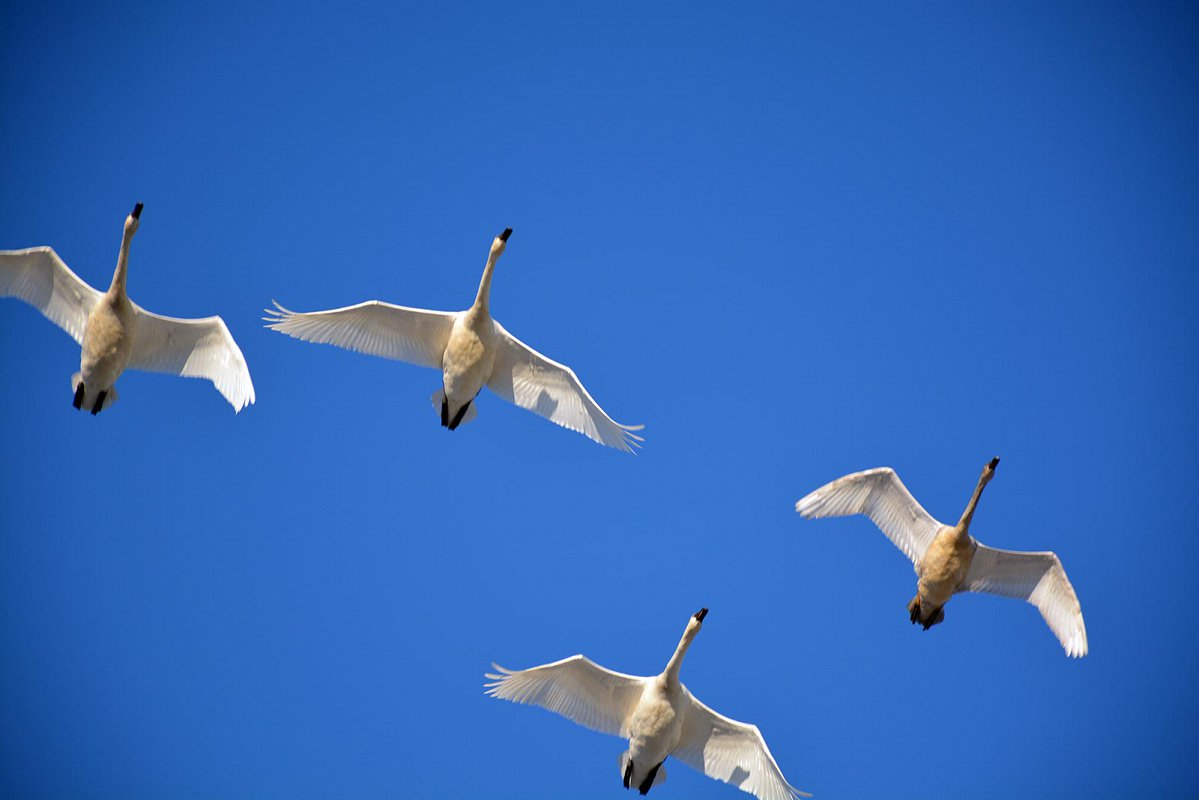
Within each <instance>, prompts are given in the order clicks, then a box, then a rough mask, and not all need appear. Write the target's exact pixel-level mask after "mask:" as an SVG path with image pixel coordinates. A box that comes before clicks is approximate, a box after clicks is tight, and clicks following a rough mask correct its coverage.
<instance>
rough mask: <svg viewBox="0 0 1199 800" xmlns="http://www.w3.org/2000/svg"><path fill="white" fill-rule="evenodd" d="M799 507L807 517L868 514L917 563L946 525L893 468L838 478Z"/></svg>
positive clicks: (806, 498)
mask: <svg viewBox="0 0 1199 800" xmlns="http://www.w3.org/2000/svg"><path fill="white" fill-rule="evenodd" d="M795 510H796V511H798V512H799V513H800V515H802V516H803V517H804V518H805V519H816V518H820V517H848V516H851V515H853V514H865V515H866V516H868V517H870V519H871V521H873V522H874V524H875V525H877V526H878V527H879V530H881V531H882V532H883V533H885V534H886V535H887V538H888V539H890V540H891V541H892V542H893V543H894V544H895V546H896V547H898V548H899V549H900V550H902V551H903V554H904V555H905V556H907V557H908V558H910V559H911V560H912V563H913V564H919V563H920V559H922V558H924V553H925V551H926V550H928V546H929V545H930V544H932V541H933V539H934V538H935V537H936V535H937V531H939V530H940V529H941V527H942V525H941V523H940V522H938V521H937V520H936V519H934V518H933V515H932V514H929V513H928V512H927V511H925V510H924V507H923V506H921V505H920V504H919V503H918V502H916V498H915V497H912V493H911V492H909V491H908V489H907V487H906V486H904V485H903V481H901V480H899V476H898V475H896V474H895V470H893V469H891V468H890V467H878V468H877V469H868V470H866V471H865V472H855V473H853V474H852V475H846V476H845V477H844V478H838V479H837V480H835V481H833V482H832V483H828V484H825V485H824V486H821V487H820V488H819V489H817V490H816V491H814V492H812V493H811V494H809V495H808V496H807V497H805V498H804V499H802V500H800V501H799V502H798V503H796V504H795Z"/></svg>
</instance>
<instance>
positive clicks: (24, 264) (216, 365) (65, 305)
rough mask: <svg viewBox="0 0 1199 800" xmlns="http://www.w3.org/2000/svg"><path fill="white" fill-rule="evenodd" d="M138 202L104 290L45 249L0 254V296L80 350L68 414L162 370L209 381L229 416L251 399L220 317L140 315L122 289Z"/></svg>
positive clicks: (100, 404)
mask: <svg viewBox="0 0 1199 800" xmlns="http://www.w3.org/2000/svg"><path fill="white" fill-rule="evenodd" d="M142 208H143V204H142V203H138V204H137V205H135V206H134V208H133V211H132V212H130V214H129V215H128V216H127V217H126V218H125V227H124V231H123V233H122V235H121V250H120V254H119V255H118V256H117V268H116V271H115V272H114V273H113V276H112V284H111V285H110V286H109V287H108V291H107V292H101V291H99V290H97V289H94V288H92V287H91V286H89V285H88V284H87V283H86V282H85V281H84V280H83V279H82V278H80V277H79V276H78V275H76V274H75V273H74V272H72V271H71V269H70V268H69V267H68V266H67V265H66V264H65V263H64V262H63V260H62V259H61V258H59V256H58V253H56V252H54V249H53V248H51V247H30V248H27V249H25V250H3V251H0V297H16V298H18V299H21V300H24V301H25V302H26V303H29V304H30V305H32V306H33V307H34V308H36V309H38V310H39V311H41V312H42V314H44V315H45V316H46V318H47V319H49V320H50V321H51V322H53V323H54V324H56V325H58V326H59V327H60V328H62V329H63V330H64V331H66V332H67V333H69V334H70V335H71V337H72V338H74V339H75V341H76V342H78V343H79V344H80V345H81V346H82V353H81V355H80V369H79V372H76V373H75V374H74V375H72V376H71V390H72V392H73V393H74V397H73V399H72V402H71V404H72V405H73V406H74V407H75V408H76V409H82V410H88V411H91V413H92V415H93V416H94V415H96V414H99V413H100V412H101V411H103V410H104V409H106V408H108V407H110V406H111V405H112V404H113V403H115V402H116V401H117V390H116V388H115V386H114V384H116V382H117V379H118V378H119V377H120V376H121V373H123V372H124V371H125V370H126V369H136V370H145V371H148V372H165V373H168V374H171V375H181V376H184V377H189V378H206V379H208V380H210V381H212V382H213V384H214V385H215V386H216V389H217V391H219V392H220V393H221V394H222V395H223V396H224V398H225V399H226V400H228V401H229V403H230V405H232V406H233V411H234V413H237V412H238V411H241V410H242V409H243V408H245V407H246V406H247V405H249V404H250V403H253V402H254V383H253V381H251V380H250V370H249V367H248V366H247V365H246V359H245V357H244V356H243V355H242V352H241V349H240V348H239V347H238V346H237V342H235V341H234V340H233V335H232V334H230V333H229V328H228V327H226V326H225V322H224V320H222V319H221V318H220V317H205V318H203V319H177V318H175V317H164V316H162V315H160V314H155V313H153V312H150V311H147V310H145V309H144V308H142V307H141V306H139V305H138V304H137V303H135V302H133V301H132V300H130V299H129V296H128V294H126V291H125V284H126V276H127V272H128V266H129V246H130V244H131V243H132V242H133V235H134V234H135V233H137V229H138V226H139V225H140V224H141V214H142Z"/></svg>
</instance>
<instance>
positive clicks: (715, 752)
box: [671, 695, 812, 800]
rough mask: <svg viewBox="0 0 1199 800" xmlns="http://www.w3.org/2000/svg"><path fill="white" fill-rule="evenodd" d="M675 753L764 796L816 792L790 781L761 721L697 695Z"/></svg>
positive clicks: (775, 799)
mask: <svg viewBox="0 0 1199 800" xmlns="http://www.w3.org/2000/svg"><path fill="white" fill-rule="evenodd" d="M671 755H672V756H674V757H675V758H677V759H678V760H679V761H682V762H683V763H684V764H686V765H687V766H689V767H691V768H693V769H697V770H699V771H700V772H702V773H703V774H705V775H707V776H708V777H709V778H715V779H716V780H718V781H724V782H725V783H731V784H732V785H733V786H736V787H737V788H738V789H740V790H741V791H743V792H749V793H750V794H752V795H755V796H757V797H759V798H761V800H794V798H797V797H811V796H812V795H810V794H808V793H806V792H801V791H800V790H799V789H796V788H795V787H794V786H792V785H791V784H789V783H787V779H786V778H784V777H783V771H782V770H781V769H779V765H778V762H776V761H775V760H774V756H772V755H771V754H770V748H769V747H767V746H766V740H765V739H763V738H762V732H761V731H759V730H758V726H757V725H747V724H746V723H744V722H738V721H737V720H735V719H729V718H728V717H726V716H724V715H723V714H717V713H716V712H715V711H713V710H712V709H710V708H708V707H707V706H706V705H704V704H703V703H701V702H700V701H699V700H697V699H696V698H695V696H694V695H691V705H690V706H689V707H688V709H687V716H686V717H684V718H683V732H682V735H681V736H680V737H679V743H678V745H677V746H676V747H675V749H674V752H672V753H671Z"/></svg>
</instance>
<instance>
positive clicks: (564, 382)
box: [264, 228, 645, 452]
mask: <svg viewBox="0 0 1199 800" xmlns="http://www.w3.org/2000/svg"><path fill="white" fill-rule="evenodd" d="M511 234H512V229H511V228H507V229H505V230H504V232H503V233H501V234H500V235H499V236H497V237H496V238H495V241H494V242H492V245H491V252H490V254H489V255H488V257H487V265H486V266H485V267H484V268H483V279H482V280H481V281H480V282H479V291H478V294H476V296H475V302H474V304H473V305H471V307H470V308H468V309H466V310H465V311H459V312H450V311H428V310H425V309H422V308H407V307H405V306H397V305H392V304H390V303H383V302H380V301H378V300H370V301H368V302H365V303H359V304H358V305H354V306H347V307H345V308H335V309H332V310H330V311H312V312H308V313H299V312H295V311H289V310H287V309H286V308H284V307H283V306H281V305H279V303H277V302H276V303H275V306H276V308H274V309H269V308H268V309H267V313H268V314H270V315H271V316H269V317H264V319H265V320H266V321H267V322H268V323H269V324H268V325H267V326H266V327H268V328H271V329H272V330H276V331H279V332H281V333H286V334H288V335H289V336H294V337H295V338H297V339H301V340H303V341H305V342H320V343H323V344H332V345H336V346H338V347H344V348H346V349H348V350H356V351H357V352H359V353H367V354H368V355H374V356H382V357H383V358H391V359H394V360H396V361H406V362H408V363H409V364H416V365H417V366H421V367H433V368H434V369H439V370H441V371H442V388H441V389H439V390H438V391H437V392H436V393H434V395H433V407H434V408H436V409H438V410H439V411H440V412H441V424H442V426H443V427H446V428H449V429H450V430H454V429H455V428H457V427H458V426H459V425H460V424H462V423H464V422H470V421H471V420H472V419H474V418H475V416H476V414H477V412H476V410H475V405H474V403H473V400H474V399H475V396H476V395H477V394H478V393H479V392H480V391H481V390H482V388H483V386H487V387H489V388H490V389H491V391H493V392H495V393H496V394H498V395H499V396H500V397H502V398H504V399H505V400H507V401H508V402H510V403H515V404H516V405H518V406H520V407H521V408H525V409H528V410H529V411H533V412H535V413H537V414H540V415H541V416H543V417H545V418H546V419H548V420H550V421H551V422H555V423H557V424H559V425H561V426H562V427H564V428H569V429H570V430H572V431H578V432H579V433H581V434H583V435H584V436H587V437H588V438H590V439H592V440H594V441H597V442H599V443H600V444H604V445H607V446H608V447H615V448H616V449H617V450H624V451H625V452H632V451H633V449H632V448H633V447H634V446H640V445H639V444H638V442H641V441H643V440H642V438H641V437H640V436H637V435H636V434H634V433H633V431H639V430H641V429H642V428H644V427H645V426H644V425H621V424H620V423H618V422H616V421H614V420H613V419H612V418H611V417H609V416H608V415H607V414H605V413H604V410H603V409H602V408H600V407H599V404H598V403H596V402H595V401H594V400H593V399H591V395H590V394H588V393H587V390H586V389H584V388H583V384H582V383H580V382H579V379H578V377H577V376H576V375H575V373H574V371H573V370H572V369H571V368H570V367H567V366H565V365H564V364H559V363H558V362H557V361H554V360H552V359H549V358H546V357H545V356H543V355H542V354H541V353H538V352H537V351H536V350H534V349H533V348H531V347H529V346H528V345H526V344H525V343H524V342H522V341H520V340H519V339H517V338H516V337H515V336H513V335H512V334H510V333H508V331H506V330H504V326H503V325H501V324H500V323H499V322H497V321H495V320H493V319H492V318H491V310H490V304H489V298H490V295H491V275H492V272H493V271H494V270H495V263H496V261H498V260H499V257H500V255H502V254H503V252H504V248H505V247H506V246H507V242H508V237H509V236H510V235H511Z"/></svg>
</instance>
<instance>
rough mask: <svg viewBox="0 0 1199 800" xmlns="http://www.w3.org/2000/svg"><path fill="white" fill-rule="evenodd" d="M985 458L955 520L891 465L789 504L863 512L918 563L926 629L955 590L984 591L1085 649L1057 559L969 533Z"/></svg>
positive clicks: (826, 511)
mask: <svg viewBox="0 0 1199 800" xmlns="http://www.w3.org/2000/svg"><path fill="white" fill-rule="evenodd" d="M998 464H999V459H998V458H995V459H992V460H991V461H990V463H988V464H987V465H986V466H985V467H984V468H983V472H982V475H981V476H980V477H979V479H978V485H977V486H976V487H975V489H974V494H973V496H971V498H970V502H969V504H968V505H967V506H966V510H965V512H964V513H963V514H962V517H961V519H960V520H959V521H958V523H957V524H956V525H952V526H951V525H945V524H943V523H941V522H938V521H937V520H936V519H935V518H934V517H933V516H932V515H931V514H929V513H928V512H927V511H925V510H924V508H923V507H922V506H921V505H920V504H919V503H918V502H916V498H914V497H912V495H911V493H910V492H909V491H908V490H907V487H906V486H904V485H903V483H902V482H901V481H900V480H899V476H898V475H896V474H895V471H894V470H892V469H890V468H889V467H880V468H878V469H871V470H866V471H865V472H855V473H853V474H852V475H846V476H845V477H843V478H838V479H837V480H835V481H833V482H832V483H829V484H827V485H825V486H822V487H820V488H819V489H817V490H816V491H814V492H812V493H811V494H809V495H808V496H807V497H805V498H803V499H802V500H800V501H799V502H798V503H796V504H795V510H796V511H798V512H799V513H800V514H801V515H802V516H804V517H805V518H809V519H811V518H820V517H844V516H850V515H853V514H864V515H866V516H867V517H869V518H870V519H871V520H872V521H873V522H874V524H875V525H877V526H878V527H879V529H880V530H882V532H883V533H884V534H886V536H887V538H888V539H890V540H891V541H892V542H893V543H894V544H895V545H896V547H898V548H899V549H900V550H902V551H903V553H904V555H906V556H907V557H908V558H909V559H911V561H912V563H913V564H914V565H915V567H916V575H917V576H918V580H917V584H916V596H915V597H913V598H912V601H911V602H910V603H909V604H908V612H909V615H910V617H911V620H912V622H913V623H917V622H919V623H920V624H921V625H923V626H924V629H925V630H928V629H929V628H930V627H932V626H933V625H936V624H937V623H939V622H941V621H943V620H944V619H945V611H944V606H945V604H946V603H947V602H949V599H950V598H951V597H952V596H953V595H954V594H958V593H961V592H986V593H988V594H997V595H1001V596H1003V597H1015V598H1018V599H1021V600H1027V601H1028V602H1029V603H1032V604H1033V605H1034V606H1036V607H1037V609H1038V610H1039V611H1040V612H1041V616H1042V617H1044V618H1045V622H1046V623H1047V624H1048V625H1049V628H1050V630H1052V631H1053V633H1054V635H1056V636H1057V638H1058V641H1060V642H1061V644H1062V648H1063V649H1064V650H1065V651H1066V655H1068V656H1071V657H1074V658H1081V657H1082V656H1085V655H1086V654H1087V649H1088V645H1087V629H1086V625H1085V623H1084V622H1083V618H1082V607H1081V606H1080V605H1079V602H1078V597H1077V596H1076V595H1075V593H1074V587H1073V586H1072V585H1071V584H1070V580H1069V578H1067V577H1066V571H1065V570H1064V569H1063V568H1062V562H1061V561H1060V560H1059V559H1058V557H1057V555H1055V554H1054V553H1050V552H1044V553H1021V552H1015V551H1010V550H997V549H995V548H991V547H987V546H986V545H984V544H982V543H981V542H979V541H978V540H977V539H975V538H974V537H973V536H971V535H970V530H969V529H970V523H971V521H972V520H973V518H974V511H975V508H976V507H977V505H978V500H979V498H980V497H981V496H982V491H983V489H984V488H986V485H987V484H988V483H989V482H990V481H991V479H992V478H993V477H994V475H995V467H996V466H998Z"/></svg>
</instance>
